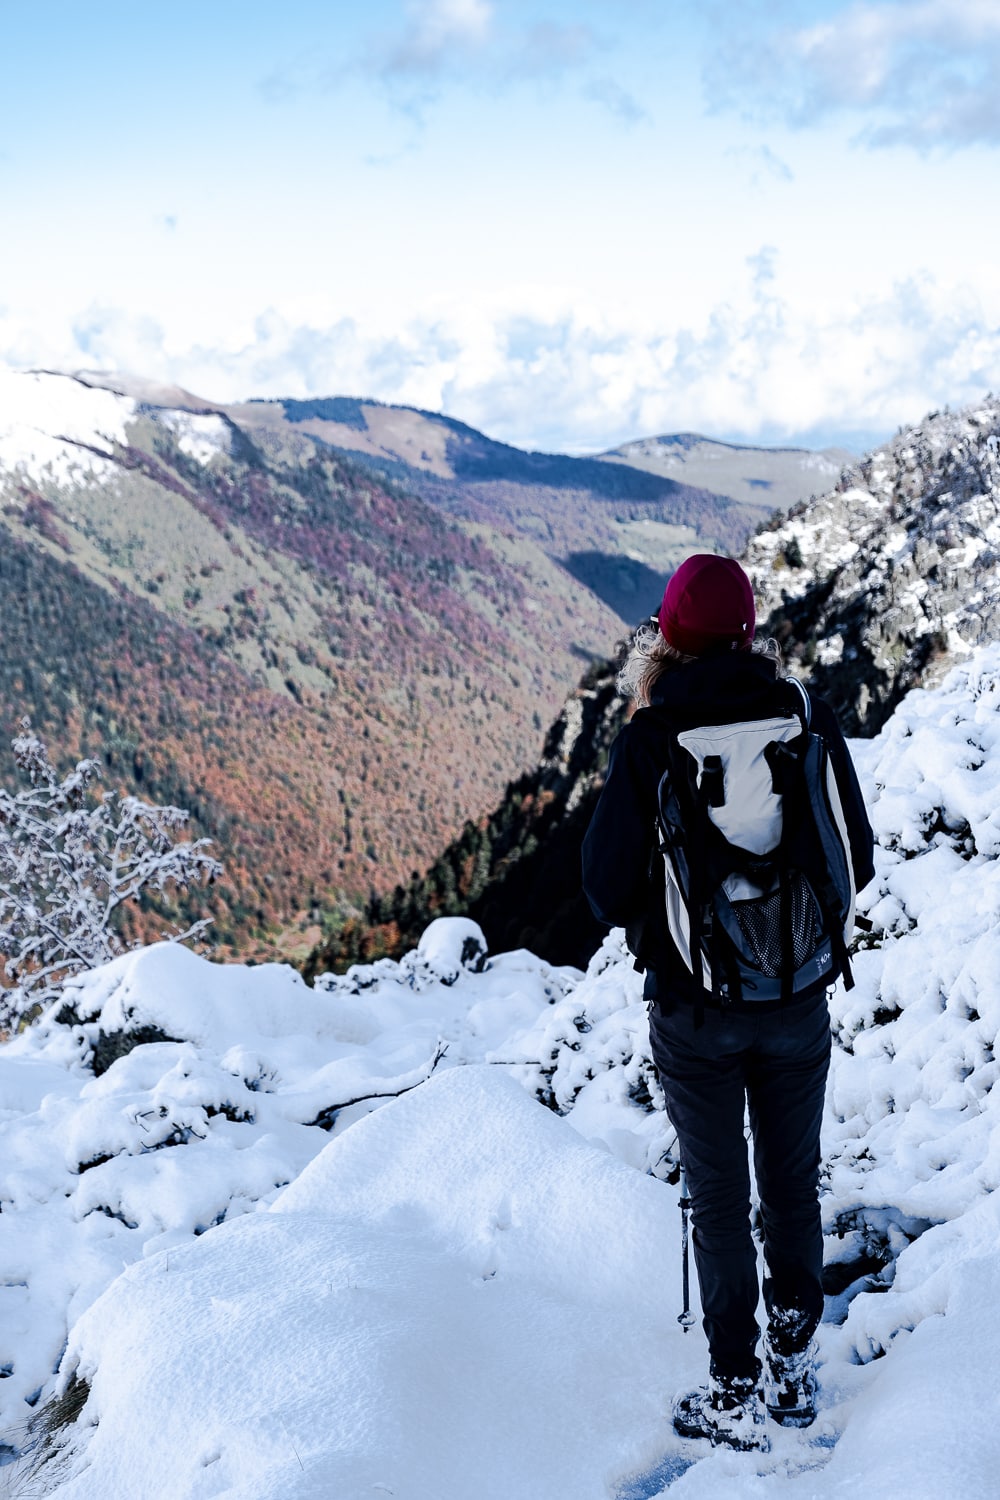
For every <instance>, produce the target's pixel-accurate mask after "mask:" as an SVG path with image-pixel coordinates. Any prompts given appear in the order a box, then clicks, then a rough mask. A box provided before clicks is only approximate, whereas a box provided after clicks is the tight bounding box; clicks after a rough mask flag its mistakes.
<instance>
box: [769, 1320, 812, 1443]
mask: <svg viewBox="0 0 1000 1500" xmlns="http://www.w3.org/2000/svg"><path fill="white" fill-rule="evenodd" d="M764 1401H765V1403H766V1405H767V1410H768V1412H769V1414H770V1415H771V1416H772V1417H773V1418H774V1420H775V1421H776V1422H780V1424H781V1426H782V1427H808V1426H809V1425H810V1424H811V1423H812V1422H814V1421H815V1420H816V1345H815V1343H813V1342H810V1343H808V1344H807V1345H806V1347H805V1348H804V1349H802V1350H800V1351H799V1352H798V1353H797V1354H779V1353H778V1352H777V1350H776V1349H774V1347H773V1346H772V1345H771V1344H770V1342H769V1341H768V1339H767V1338H765V1339H764Z"/></svg>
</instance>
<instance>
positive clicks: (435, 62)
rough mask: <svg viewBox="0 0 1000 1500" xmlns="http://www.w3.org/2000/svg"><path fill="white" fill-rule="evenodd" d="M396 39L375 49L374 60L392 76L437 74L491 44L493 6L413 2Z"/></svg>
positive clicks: (477, 1)
mask: <svg viewBox="0 0 1000 1500" xmlns="http://www.w3.org/2000/svg"><path fill="white" fill-rule="evenodd" d="M406 10H407V19H406V23H405V25H404V27H403V29H402V31H401V32H400V33H399V34H397V35H396V36H392V37H388V38H385V39H383V40H382V41H381V42H380V43H377V44H376V45H375V46H373V48H372V52H371V54H370V61H371V63H372V65H373V66H374V67H375V68H377V69H378V70H379V71H381V72H384V73H388V74H414V73H415V74H423V73H437V72H439V71H440V70H441V69H442V68H443V67H445V66H447V65H448V64H449V63H450V62H451V61H453V60H454V59H455V58H456V56H458V57H460V58H461V57H462V56H464V55H467V54H468V53H470V52H473V53H475V52H478V51H479V50H481V49H482V48H484V47H486V46H488V45H489V43H490V41H491V39H492V35H493V6H492V5H490V4H489V3H488V0H412V3H411V4H409V5H408V6H407V7H406Z"/></svg>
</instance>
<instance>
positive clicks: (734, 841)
mask: <svg viewBox="0 0 1000 1500" xmlns="http://www.w3.org/2000/svg"><path fill="white" fill-rule="evenodd" d="M772 705H773V712H769V713H768V715H767V717H759V718H753V719H748V720H745V721H743V722H741V723H725V722H722V723H708V724H706V723H703V722H699V723H691V724H690V725H689V726H688V727H680V728H677V727H674V726H673V725H672V726H671V727H670V729H669V731H668V733H667V736H666V739H667V747H668V749H667V756H668V760H667V768H666V770H665V771H664V773H663V776H662V777H661V780H660V783H659V788H658V793H657V803H658V816H657V832H658V838H659V850H660V853H661V854H662V855H663V864H664V873H665V892H664V894H665V900H666V915H667V925H668V928H669V931H670V936H671V938H672V939H673V942H674V944H675V946H676V947H677V949H678V950H679V952H680V954H681V957H682V958H683V959H684V962H685V963H686V964H687V967H688V968H689V969H690V970H691V972H692V974H693V975H694V976H695V977H696V978H699V977H700V979H701V982H702V984H703V986H704V988H705V989H706V990H710V991H711V992H712V994H713V996H714V997H715V998H716V999H717V1000H718V1001H719V1002H720V1003H721V1004H724V1005H725V1004H731V1003H736V1004H740V1003H744V1002H761V1001H768V1002H775V1001H777V1002H781V1003H787V1002H788V1001H790V1000H792V999H794V997H795V996H797V995H798V994H800V993H802V992H803V991H805V990H807V989H809V988H810V987H814V986H815V985H817V984H818V983H820V982H822V981H823V980H826V981H827V983H829V984H832V983H833V982H834V980H835V979H836V978H837V976H838V974H843V976H844V983H845V986H846V987H847V988H848V989H850V988H851V987H852V986H853V979H852V977H851V970H850V962H849V960H848V955H847V942H848V940H849V938H850V936H851V933H852V931H853V927H854V895H855V892H854V874H853V869H852V865H851V853H850V845H849V842H848V834H847V824H846V821H845V818H844V812H843V808H842V806H841V800H840V793H839V791H838V789H837V783H836V779H835V777H834V772H833V767H832V765H831V763H830V757H829V752H828V749H827V745H826V742H825V740H824V739H823V738H822V736H820V735H819V734H816V733H814V732H813V731H812V730H811V728H810V724H811V706H810V703H809V697H808V694H807V693H806V691H805V689H804V688H803V687H802V685H801V684H800V683H799V682H797V681H796V680H795V679H794V678H786V679H783V680H781V681H779V682H777V683H776V684H775V687H774V690H773V696H772V695H769V697H768V703H767V708H768V709H770V708H771V707H772ZM699 717H700V718H701V719H704V717H705V714H704V711H702V712H701V713H700V715H699ZM710 717H716V716H715V715H711V716H710Z"/></svg>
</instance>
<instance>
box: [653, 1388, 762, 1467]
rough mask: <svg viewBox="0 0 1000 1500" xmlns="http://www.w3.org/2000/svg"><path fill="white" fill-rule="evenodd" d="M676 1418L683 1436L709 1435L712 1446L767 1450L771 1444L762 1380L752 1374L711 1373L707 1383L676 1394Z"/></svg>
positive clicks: (753, 1450)
mask: <svg viewBox="0 0 1000 1500" xmlns="http://www.w3.org/2000/svg"><path fill="white" fill-rule="evenodd" d="M673 1419H674V1430H675V1431H676V1432H678V1433H680V1435H681V1437H707V1438H708V1440H709V1442H710V1443H711V1444H712V1445H713V1447H717V1446H718V1445H719V1444H724V1445H725V1446H726V1447H727V1448H736V1449H738V1450H739V1451H740V1452H743V1453H750V1452H755V1451H756V1452H762V1453H766V1452H767V1450H768V1449H769V1448H770V1446H771V1444H770V1442H769V1441H768V1437H767V1432H766V1431H765V1428H764V1423H765V1420H766V1413H765V1410H764V1402H763V1400H762V1398H761V1391H760V1383H759V1381H757V1380H755V1379H754V1377H753V1376H752V1375H747V1376H743V1377H741V1376H738V1375H729V1376H722V1377H721V1378H718V1379H717V1378H716V1377H715V1376H712V1377H711V1378H710V1380H709V1382H708V1385H703V1386H699V1387H698V1389H697V1390H696V1391H688V1393H687V1395H685V1396H678V1397H677V1400H676V1401H675V1402H674V1408H673Z"/></svg>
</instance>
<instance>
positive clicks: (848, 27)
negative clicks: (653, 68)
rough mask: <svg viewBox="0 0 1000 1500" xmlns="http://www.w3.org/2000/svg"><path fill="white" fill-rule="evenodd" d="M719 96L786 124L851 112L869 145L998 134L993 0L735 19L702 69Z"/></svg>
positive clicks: (982, 139)
mask: <svg viewBox="0 0 1000 1500" xmlns="http://www.w3.org/2000/svg"><path fill="white" fill-rule="evenodd" d="M707 76H708V83H709V91H710V93H711V95H712V96H713V98H714V100H715V102H716V103H718V104H722V105H727V104H738V105H742V106H744V107H749V109H750V110H751V111H752V112H753V113H757V114H761V115H763V116H765V117H769V118H775V117H779V118H784V120H786V121H787V122H788V123H789V124H791V125H793V126H808V125H813V124H816V123H819V122H821V121H822V120H824V119H826V118H828V117H830V116H832V115H835V114H839V113H844V114H846V115H849V116H854V117H859V118H860V120H861V121H862V128H861V133H860V138H861V139H862V140H863V141H864V142H865V143H866V144H869V145H873V146H885V145H896V144H908V145H912V146H916V147H918V148H919V149H929V148H932V147H935V146H945V147H955V146H965V145H976V144H979V145H982V144H987V145H996V144H998V143H1000V4H997V0H882V3H876V4H871V3H864V0H858V3H854V4H852V5H849V6H846V7H844V8H843V9H841V10H839V11H838V12H836V13H835V14H834V15H833V16H832V17H831V18H828V19H825V20H823V21H822V22H819V23H814V24H812V25H808V26H798V27H795V26H789V25H785V26H781V27H773V26H772V27H771V28H770V29H765V30H764V31H762V32H761V31H747V30H745V29H743V28H740V27H737V29H736V30H735V31H731V32H730V34H729V37H728V40H727V42H726V43H725V44H724V45H723V46H721V47H720V48H719V49H718V52H717V54H716V57H715V59H714V62H713V63H712V64H711V66H710V68H709V70H708V75H707Z"/></svg>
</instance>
